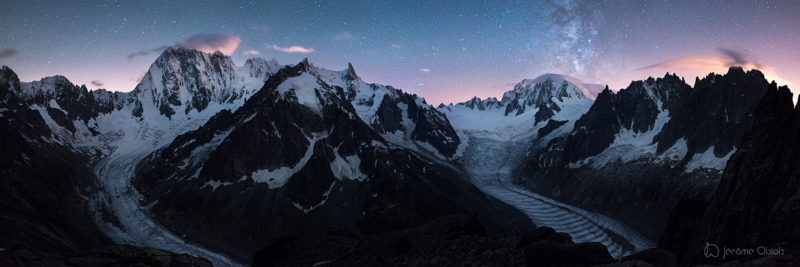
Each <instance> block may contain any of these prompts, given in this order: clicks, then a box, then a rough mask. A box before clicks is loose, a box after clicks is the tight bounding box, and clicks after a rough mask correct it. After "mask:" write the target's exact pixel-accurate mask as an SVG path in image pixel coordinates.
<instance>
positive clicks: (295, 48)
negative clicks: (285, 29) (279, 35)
mask: <svg viewBox="0 0 800 267" xmlns="http://www.w3.org/2000/svg"><path fill="white" fill-rule="evenodd" d="M272 49H275V50H278V51H281V52H284V53H303V54H307V53H311V52H314V48H311V47H308V48H306V47H302V46H298V45H293V46H290V47H280V46H277V45H272Z"/></svg>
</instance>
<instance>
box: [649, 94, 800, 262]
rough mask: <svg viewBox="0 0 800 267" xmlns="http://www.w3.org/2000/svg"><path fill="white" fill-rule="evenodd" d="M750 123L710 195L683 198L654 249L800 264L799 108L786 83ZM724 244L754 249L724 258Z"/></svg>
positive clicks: (695, 257) (689, 258)
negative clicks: (705, 197) (701, 198)
mask: <svg viewBox="0 0 800 267" xmlns="http://www.w3.org/2000/svg"><path fill="white" fill-rule="evenodd" d="M752 125H753V126H752V127H751V128H750V129H749V130H748V131H746V133H745V134H744V136H743V138H742V139H741V140H740V141H739V142H738V143H736V147H737V148H738V149H737V152H736V153H735V154H734V155H733V156H732V157H731V159H730V160H729V161H728V164H727V166H726V168H725V172H724V173H723V175H722V179H721V180H720V183H719V185H718V186H717V188H716V191H715V193H714V195H713V197H711V199H710V200H708V201H704V200H693V199H686V200H684V201H683V202H682V203H681V204H680V205H678V206H677V207H676V208H675V209H674V210H673V211H672V213H671V215H670V219H669V222H668V224H667V227H666V230H665V231H664V233H663V235H662V237H661V240H660V242H659V247H661V248H664V249H669V250H672V251H674V252H675V253H676V254H677V255H678V256H679V257H680V259H681V263H682V264H690V263H722V262H729V261H738V262H740V263H742V262H744V263H742V264H752V265H771V266H794V265H797V264H800V257H798V252H800V249H799V247H800V228H798V227H797V225H798V223H800V214H799V213H798V212H797V211H798V210H800V201H798V200H799V199H800V175H799V174H798V173H797V166H800V146H798V145H797V143H796V140H798V138H800V107H793V103H792V93H791V92H790V91H789V89H788V88H787V87H785V86H783V87H780V88H778V87H777V85H776V84H775V83H774V82H773V83H772V84H771V85H770V86H769V89H768V90H766V94H765V95H764V97H763V98H762V99H761V101H760V102H759V104H758V105H757V107H756V109H755V111H754V119H753V123H752ZM709 244H711V245H709ZM724 248H733V249H736V248H739V249H740V250H741V249H752V253H747V254H739V255H735V254H734V255H732V254H731V253H729V254H728V255H727V257H725V258H723V256H724V255H725V254H724V252H725V251H724V250H723V251H720V250H721V249H724ZM773 252H774V254H776V255H767V254H765V253H769V254H773ZM759 258H760V259H759Z"/></svg>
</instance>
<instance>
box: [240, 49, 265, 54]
mask: <svg viewBox="0 0 800 267" xmlns="http://www.w3.org/2000/svg"><path fill="white" fill-rule="evenodd" d="M242 55H245V56H259V55H261V52H260V51H258V50H255V49H248V50H244V51H242Z"/></svg>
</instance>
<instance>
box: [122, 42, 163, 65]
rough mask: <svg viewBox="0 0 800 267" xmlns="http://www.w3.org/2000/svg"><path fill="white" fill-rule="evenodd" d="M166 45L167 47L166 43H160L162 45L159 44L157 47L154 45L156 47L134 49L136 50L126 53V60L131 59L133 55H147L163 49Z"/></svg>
mask: <svg viewBox="0 0 800 267" xmlns="http://www.w3.org/2000/svg"><path fill="white" fill-rule="evenodd" d="M167 47H169V46H168V45H162V46H159V47H156V48H152V49H147V50H141V51H136V52H133V53H130V54H128V56H127V58H128V61H131V60H133V59H134V58H135V57H138V56H146V55H149V54H152V53H159V52H161V51H164V49H167Z"/></svg>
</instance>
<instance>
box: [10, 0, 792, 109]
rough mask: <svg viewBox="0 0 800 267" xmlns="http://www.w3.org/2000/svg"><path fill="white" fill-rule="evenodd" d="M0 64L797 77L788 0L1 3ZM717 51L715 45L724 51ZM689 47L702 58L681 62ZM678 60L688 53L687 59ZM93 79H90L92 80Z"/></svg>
mask: <svg viewBox="0 0 800 267" xmlns="http://www.w3.org/2000/svg"><path fill="white" fill-rule="evenodd" d="M0 5H2V8H0V64H2V65H8V66H9V67H11V68H12V69H14V70H15V71H16V72H17V73H18V74H19V75H20V78H21V79H22V80H23V81H31V80H38V79H40V78H42V77H44V76H50V75H56V74H62V75H65V76H66V77H67V78H69V79H70V80H72V81H73V82H75V83H79V84H83V83H85V84H87V86H88V87H90V88H101V87H102V88H108V89H111V90H117V91H129V90H132V89H133V88H134V87H135V85H136V83H137V81H138V79H139V78H140V77H141V75H142V74H143V73H144V72H145V71H146V70H147V68H148V66H149V65H150V63H152V61H153V60H154V59H155V58H156V57H157V56H158V53H159V51H160V50H162V49H163V48H164V47H166V46H171V45H184V46H192V47H198V49H200V48H206V47H207V48H209V49H214V48H216V47H218V48H220V50H221V51H223V52H226V53H228V54H230V55H231V56H232V57H233V59H234V61H235V62H237V64H243V63H244V61H245V60H246V59H247V58H250V57H264V58H267V59H270V58H275V59H276V60H278V61H279V62H280V63H282V64H294V63H297V62H299V61H300V60H302V59H303V58H304V57H308V58H309V60H310V61H311V62H312V63H314V64H316V65H318V66H321V67H325V68H329V69H344V68H345V67H346V66H347V62H352V63H353V65H354V67H355V69H356V71H357V72H358V74H359V75H360V76H361V77H362V78H363V79H365V80H367V81H371V82H378V83H382V84H388V85H393V86H395V87H398V88H401V89H403V90H406V91H409V92H412V93H417V94H419V95H421V96H424V97H425V98H426V99H427V100H428V103H430V104H438V103H440V102H444V103H449V102H458V101H463V100H466V99H468V98H469V97H471V96H473V95H476V96H479V97H482V98H485V97H490V96H495V97H499V96H500V95H501V94H502V92H504V91H506V90H509V89H511V87H512V86H513V84H514V83H516V82H518V81H519V80H521V79H525V78H535V77H537V76H539V75H541V74H544V73H562V74H568V75H572V76H575V77H577V78H579V79H581V80H583V81H584V82H587V83H600V84H609V85H610V86H611V87H612V88H615V89H618V88H622V87H625V86H627V84H628V83H629V82H630V81H631V80H634V79H637V80H638V79H644V78H646V77H647V76H663V74H664V73H665V72H668V71H669V72H677V73H678V74H679V75H682V76H686V77H687V81H691V80H693V78H694V76H697V75H702V76H704V75H705V74H707V72H709V71H717V72H720V71H724V70H725V69H726V66H727V65H729V64H738V65H747V66H753V67H758V68H761V69H766V70H767V71H765V73H766V74H767V76H768V78H770V79H776V80H778V81H779V82H781V83H787V84H789V85H790V86H791V87H796V86H800V68H797V67H795V66H796V65H795V64H796V63H795V62H800V52H798V51H800V19H799V18H798V16H797V14H800V2H797V1H565V0H553V1H393V2H389V1H346V2H345V1H227V2H214V1H197V2H195V1H166V2H160V1H130V2H129V1H105V2H104V1H2V4H0ZM725 51H728V52H730V53H728V52H725ZM698 58H702V59H703V60H702V62H703V63H702V64H694V63H695V62H698V60H696V59H698ZM687 62H692V63H691V64H689V63H687ZM93 81H94V82H93Z"/></svg>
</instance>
